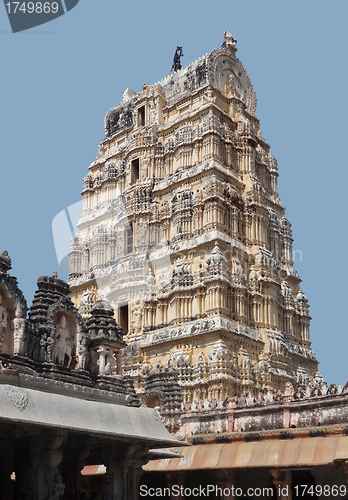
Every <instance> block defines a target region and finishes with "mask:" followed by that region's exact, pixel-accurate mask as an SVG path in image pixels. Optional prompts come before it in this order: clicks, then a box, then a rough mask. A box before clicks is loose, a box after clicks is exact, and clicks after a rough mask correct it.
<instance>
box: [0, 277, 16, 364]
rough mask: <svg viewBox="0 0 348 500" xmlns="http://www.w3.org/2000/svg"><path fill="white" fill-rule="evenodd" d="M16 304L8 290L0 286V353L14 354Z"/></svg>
mask: <svg viewBox="0 0 348 500" xmlns="http://www.w3.org/2000/svg"><path fill="white" fill-rule="evenodd" d="M15 311H16V303H15V301H14V299H13V298H11V297H10V295H9V293H8V290H7V289H6V287H4V286H0V352H2V353H4V354H11V355H13V354H14V319H15Z"/></svg>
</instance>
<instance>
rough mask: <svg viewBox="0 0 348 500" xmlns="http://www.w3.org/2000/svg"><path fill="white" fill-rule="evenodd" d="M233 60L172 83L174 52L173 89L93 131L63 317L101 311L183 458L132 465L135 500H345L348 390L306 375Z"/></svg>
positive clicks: (256, 136) (283, 225)
mask: <svg viewBox="0 0 348 500" xmlns="http://www.w3.org/2000/svg"><path fill="white" fill-rule="evenodd" d="M236 51H237V48H236V39H235V38H234V37H233V36H232V35H231V34H230V33H228V32H225V33H224V41H223V44H222V46H221V48H219V49H215V50H213V51H212V52H210V53H209V54H207V55H206V56H204V57H202V58H201V59H199V60H198V61H196V62H194V63H192V64H190V65H189V66H187V67H185V68H181V64H180V57H182V48H181V47H178V48H177V51H176V59H174V63H173V67H172V70H173V73H171V74H170V75H168V76H167V77H165V78H164V79H163V80H162V81H160V82H158V83H157V84H154V85H148V84H147V83H144V84H143V86H142V90H141V91H140V92H139V93H138V94H137V93H136V92H134V91H132V90H131V89H127V90H126V91H125V92H124V93H123V99H122V102H121V103H120V104H119V105H118V106H116V107H114V108H112V109H110V111H109V112H108V113H107V114H106V117H105V121H104V127H105V138H104V139H103V141H102V142H101V144H100V145H99V151H98V155H97V158H96V160H95V161H93V163H92V164H91V165H90V167H89V171H88V174H87V175H86V177H85V178H84V180H83V191H82V195H83V211H82V216H81V219H80V221H79V224H78V227H79V230H80V233H79V234H76V235H75V236H74V238H73V239H72V241H71V246H70V274H69V280H68V281H69V285H70V288H71V299H72V301H73V302H74V304H75V306H76V308H77V309H78V310H79V312H80V314H81V317H82V318H83V320H84V321H85V322H87V324H88V322H89V321H90V319H89V318H90V315H91V312H92V311H93V308H94V307H95V305H94V304H96V303H98V301H99V300H107V301H108V303H110V304H111V307H112V309H113V311H114V313H115V317H116V321H117V324H118V325H119V327H120V328H122V331H123V333H124V337H123V338H124V341H125V342H126V344H127V346H126V347H125V348H124V349H123V370H124V374H125V375H124V378H125V381H126V383H127V384H128V387H130V388H134V392H133V393H132V394H133V397H134V398H135V399H134V401H136V400H137V401H138V404H140V405H141V406H143V407H144V406H148V407H151V408H156V409H157V411H158V412H159V414H160V417H161V419H162V421H163V423H164V424H165V425H166V427H167V429H168V430H169V431H170V432H171V433H172V434H174V435H175V436H179V437H185V438H186V439H187V440H188V441H189V442H191V443H192V445H193V446H191V447H187V448H184V447H182V448H181V449H180V450H179V451H180V453H181V454H182V457H181V458H180V457H173V458H170V457H168V458H166V459H163V458H162V459H159V460H157V461H152V462H150V463H149V464H148V465H145V466H144V467H143V468H144V469H145V470H146V471H147V472H146V475H145V477H144V479H143V486H144V487H145V490H146V488H147V486H149V487H150V486H152V487H155V486H156V487H162V486H163V487H171V486H173V485H181V486H186V487H187V488H193V487H198V485H202V484H212V485H216V486H219V487H222V488H227V489H223V492H222V493H219V494H218V495H217V494H214V493H212V496H211V497H210V498H220V499H225V500H227V499H232V498H237V497H243V498H260V497H262V498H279V499H285V498H287V499H291V498H295V497H301V498H328V497H329V498H336V497H337V496H339V497H340V498H348V497H347V495H346V489H345V488H346V481H347V477H348V476H347V474H348V405H347V402H348V399H347V398H348V394H347V385H345V386H339V387H337V386H336V385H334V384H332V385H331V386H330V387H328V386H327V384H326V382H325V381H324V380H323V378H322V377H321V375H320V373H319V372H318V361H317V359H316V357H315V355H314V353H313V351H312V349H311V343H310V339H309V323H310V316H309V306H308V300H307V298H306V296H305V295H304V293H303V292H302V290H301V286H300V284H301V279H300V277H299V275H298V273H297V271H296V270H295V268H294V262H293V259H292V241H293V240H292V232H291V224H290V222H289V221H288V220H287V219H286V217H285V209H284V207H283V205H282V203H281V201H280V198H279V195H278V191H277V177H278V171H277V162H276V160H275V158H274V157H273V155H272V154H271V153H270V146H269V144H268V143H267V142H266V141H265V140H264V139H263V138H262V136H261V129H260V124H259V120H258V118H257V117H256V95H255V92H254V90H253V87H252V84H251V82H250V78H249V76H248V73H247V72H246V70H245V68H244V66H243V64H242V63H241V62H240V60H239V59H238V58H237V57H236ZM251 471H252V474H251ZM301 484H304V485H307V486H308V488H312V490H309V492H308V491H305V492H304V491H303V490H299V488H300V485H301ZM231 486H236V487H238V488H242V490H239V491H243V494H240V493H236V492H235V491H234V492H233V491H229V490H228V487H231ZM247 487H253V488H268V490H267V491H268V493H267V494H266V493H264V494H263V495H262V494H261V495H260V492H259V491H258V492H257V493H255V490H254V494H253V493H252V492H251V491H248V492H247ZM313 488H314V489H313ZM325 488H326V489H325ZM334 488H336V489H334ZM338 488H341V489H340V490H338ZM143 491H144V490H143ZM153 491H154V490H153ZM150 496H151V495H149V497H150ZM166 496H167V497H168V494H167V493H166V494H163V497H166ZM174 496H175V497H176V498H179V499H183V498H191V497H192V498H193V496H195V494H193V496H190V494H189V493H186V494H185V493H181V494H180V495H179V496H177V495H174ZM174 496H172V498H174ZM208 497H209V495H208ZM168 498H169V497H168Z"/></svg>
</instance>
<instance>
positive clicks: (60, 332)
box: [54, 314, 74, 368]
mask: <svg viewBox="0 0 348 500" xmlns="http://www.w3.org/2000/svg"><path fill="white" fill-rule="evenodd" d="M55 341H56V342H55V347H54V360H55V362H56V363H58V364H59V365H65V364H66V357H67V358H68V359H67V364H66V366H67V368H69V367H70V365H71V361H72V353H73V348H74V339H73V335H72V332H71V331H70V328H68V326H67V320H66V316H65V315H64V314H63V315H62V316H61V317H60V319H59V320H58V323H57V326H56V338H55Z"/></svg>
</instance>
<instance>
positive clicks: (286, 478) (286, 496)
mask: <svg viewBox="0 0 348 500" xmlns="http://www.w3.org/2000/svg"><path fill="white" fill-rule="evenodd" d="M271 474H272V478H273V484H274V486H275V487H276V490H277V499H278V500H292V491H291V471H290V470H286V471H281V470H279V469H271Z"/></svg>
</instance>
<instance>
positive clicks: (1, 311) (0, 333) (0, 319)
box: [0, 292, 7, 349]
mask: <svg viewBox="0 0 348 500" xmlns="http://www.w3.org/2000/svg"><path fill="white" fill-rule="evenodd" d="M6 329H7V310H6V308H5V307H4V306H3V305H2V293H1V292H0V349H1V347H2V345H3V343H4V340H5V335H6Z"/></svg>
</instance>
